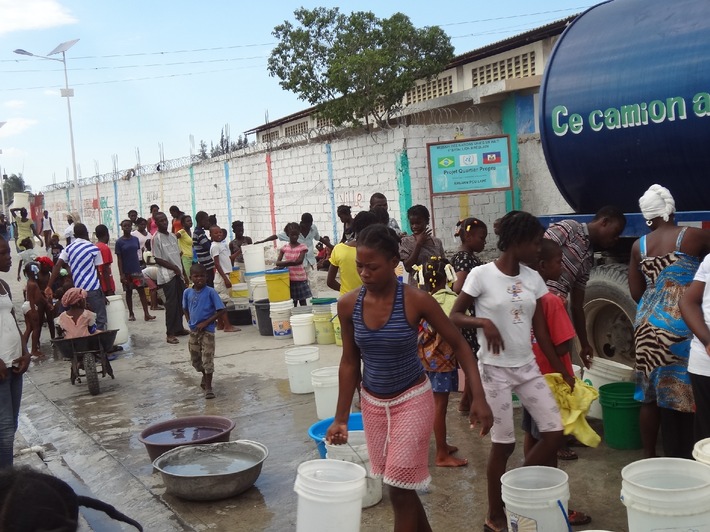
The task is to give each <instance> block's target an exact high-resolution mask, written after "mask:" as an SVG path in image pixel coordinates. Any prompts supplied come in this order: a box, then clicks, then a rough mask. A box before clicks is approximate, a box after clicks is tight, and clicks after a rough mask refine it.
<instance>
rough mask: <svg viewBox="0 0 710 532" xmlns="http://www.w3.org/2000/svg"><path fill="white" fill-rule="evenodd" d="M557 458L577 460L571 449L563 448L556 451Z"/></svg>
mask: <svg viewBox="0 0 710 532" xmlns="http://www.w3.org/2000/svg"><path fill="white" fill-rule="evenodd" d="M557 458H558V459H559V460H577V459H578V458H579V456H578V455H577V453H575V452H574V451H573V450H572V449H569V448H564V449H559V450H558V451H557Z"/></svg>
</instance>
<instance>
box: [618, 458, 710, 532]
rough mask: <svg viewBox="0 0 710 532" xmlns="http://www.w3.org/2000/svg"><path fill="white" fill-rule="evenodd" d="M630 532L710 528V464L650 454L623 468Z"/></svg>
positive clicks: (697, 531)
mask: <svg viewBox="0 0 710 532" xmlns="http://www.w3.org/2000/svg"><path fill="white" fill-rule="evenodd" d="M621 502H623V503H624V506H626V515H627V517H628V521H629V532H641V531H643V532H646V531H648V530H668V531H670V530H679V531H680V530H682V531H686V530H693V531H694V532H708V531H710V466H708V465H706V464H702V463H700V462H694V461H693V460H686V459H683V458H647V459H645V460H639V461H637V462H633V463H631V464H629V465H627V466H626V467H625V468H624V469H622V470H621Z"/></svg>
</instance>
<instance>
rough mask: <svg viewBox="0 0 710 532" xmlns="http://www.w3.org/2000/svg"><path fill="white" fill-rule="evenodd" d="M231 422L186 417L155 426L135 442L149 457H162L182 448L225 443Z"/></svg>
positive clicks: (153, 458)
mask: <svg viewBox="0 0 710 532" xmlns="http://www.w3.org/2000/svg"><path fill="white" fill-rule="evenodd" d="M234 425H235V423H234V421H232V420H231V419H229V418H226V417H222V416H187V417H180V418H177V419H170V420H168V421H161V422H160V423H155V424H154V425H151V426H149V427H148V428H146V429H145V430H143V431H142V432H141V433H140V435H139V436H138V440H139V441H140V442H141V443H142V444H143V445H145V448H146V450H147V451H148V456H150V459H151V460H155V459H156V458H158V457H159V456H160V455H161V454H163V453H165V452H167V451H170V450H172V449H175V448H176V447H181V446H183V445H196V444H205V443H217V442H228V441H229V435H230V434H231V432H232V429H233V428H234Z"/></svg>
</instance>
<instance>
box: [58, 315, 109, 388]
mask: <svg viewBox="0 0 710 532" xmlns="http://www.w3.org/2000/svg"><path fill="white" fill-rule="evenodd" d="M117 332H118V329H113V330H109V331H100V332H97V333H96V334H92V335H91V336H82V337H81V338H56V339H54V340H52V345H54V346H56V347H57V349H59V352H60V353H61V354H62V356H63V357H65V358H69V359H71V376H70V379H71V383H72V385H73V384H74V383H76V382H77V381H78V382H79V383H81V377H86V383H87V384H88V385H89V393H91V395H98V394H99V393H100V390H99V373H98V370H97V369H96V366H97V364H99V365H100V366H101V370H100V371H101V377H102V378H103V377H105V376H106V375H108V376H109V377H111V378H112V379H113V378H114V376H113V369H112V368H111V363H110V362H109V360H108V356H107V353H109V352H110V351H111V349H112V348H113V343H114V341H115V340H116V333H117ZM80 370H83V371H84V373H83V374H82V373H79V371H80Z"/></svg>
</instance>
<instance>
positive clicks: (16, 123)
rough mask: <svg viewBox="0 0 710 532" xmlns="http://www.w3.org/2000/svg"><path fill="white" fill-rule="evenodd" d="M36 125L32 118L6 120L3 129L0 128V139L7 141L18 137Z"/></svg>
mask: <svg viewBox="0 0 710 532" xmlns="http://www.w3.org/2000/svg"><path fill="white" fill-rule="evenodd" d="M35 124H37V120H35V119H34V118H8V119H7V122H6V123H5V125H4V126H3V127H0V139H8V138H10V137H14V136H16V135H19V134H20V133H22V132H23V131H25V130H27V129H29V128H31V127H32V126H34V125H35Z"/></svg>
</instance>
